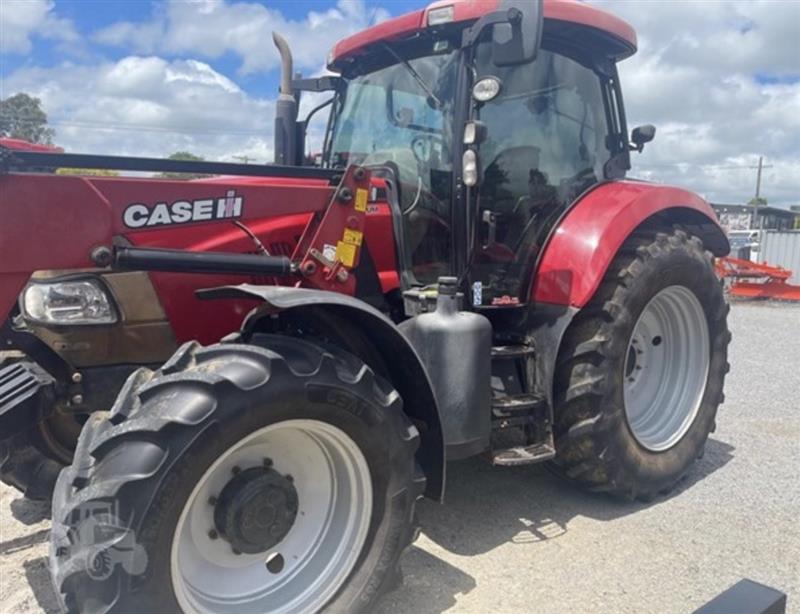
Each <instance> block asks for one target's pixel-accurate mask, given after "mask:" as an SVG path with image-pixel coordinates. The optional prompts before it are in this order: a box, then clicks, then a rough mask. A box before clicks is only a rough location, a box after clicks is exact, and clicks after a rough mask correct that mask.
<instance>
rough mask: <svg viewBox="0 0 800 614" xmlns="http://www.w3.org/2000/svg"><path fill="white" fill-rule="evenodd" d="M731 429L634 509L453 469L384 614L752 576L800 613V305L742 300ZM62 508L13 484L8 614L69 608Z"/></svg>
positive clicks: (667, 588)
mask: <svg viewBox="0 0 800 614" xmlns="http://www.w3.org/2000/svg"><path fill="white" fill-rule="evenodd" d="M731 328H732V330H733V333H734V338H733V339H734V340H733V346H732V351H731V357H730V362H731V365H732V370H731V373H730V376H729V379H728V384H727V387H726V394H727V402H726V403H725V405H723V406H722V408H721V410H720V412H721V415H720V417H719V419H718V425H719V427H718V429H717V431H716V433H714V434H713V436H712V437H711V439H710V440H709V442H708V445H707V448H706V454H705V456H704V457H703V459H702V460H701V461H699V462H698V464H697V465H696V467H695V468H694V470H693V471H692V473H691V474H690V476H689V477H688V479H687V480H686V481H685V482H684V483H683V484H682V486H681V488H680V489H678V491H677V492H675V493H673V494H672V495H671V496H670V497H668V498H666V499H662V500H659V501H656V502H654V503H651V504H639V503H636V504H631V503H629V504H625V503H619V502H616V501H613V500H610V499H608V498H606V497H602V496H591V495H586V494H583V493H581V492H578V491H576V490H574V489H572V488H570V487H569V486H566V485H565V484H563V483H561V482H560V481H558V480H557V479H556V478H554V477H552V476H550V475H549V474H548V473H547V472H546V471H544V470H543V469H542V468H541V467H535V466H534V467H528V468H525V467H522V468H516V469H493V468H491V467H490V466H488V465H487V464H485V463H484V462H482V461H479V460H470V461H464V462H460V463H456V464H453V465H451V466H450V467H449V469H448V471H449V475H448V482H449V488H448V500H447V503H446V504H445V505H437V504H433V503H430V502H428V501H423V502H422V503H421V504H420V506H419V516H420V521H421V523H422V529H423V533H422V535H421V536H420V538H419V540H418V541H417V542H416V544H415V545H414V546H413V547H412V548H411V551H410V552H409V553H408V554H407V555H406V557H405V558H404V560H403V570H404V574H405V584H404V588H403V589H401V590H398V591H395V592H394V593H392V594H390V595H389V596H387V597H386V599H385V600H384V602H383V603H382V604H381V605H380V607H379V608H378V611H379V612H380V613H381V614H388V613H390V612H392V613H408V614H411V613H414V614H416V613H419V612H442V611H445V610H448V611H453V612H474V613H483V612H594V611H605V612H619V613H624V612H636V613H639V612H663V613H669V612H680V613H686V612H691V611H693V610H694V609H695V608H697V607H699V606H700V605H702V604H703V603H705V602H706V601H708V600H709V599H711V598H712V597H713V596H715V595H716V594H718V593H719V592H721V591H722V590H724V589H726V588H727V587H729V586H730V585H732V584H734V583H735V582H736V581H738V580H739V579H741V578H743V577H747V578H751V579H754V580H757V581H759V582H763V583H765V584H768V585H770V586H774V587H776V588H779V589H781V590H783V591H785V592H786V593H788V594H789V607H788V611H789V612H800V606H798V603H800V529H798V524H797V516H798V513H799V512H800V481H799V480H798V469H799V468H800V409H798V401H800V399H798V398H797V397H795V396H794V394H793V393H797V392H799V391H800V342H799V341H798V337H800V306H794V305H785V304H781V305H777V304H764V303H761V304H737V305H735V306H734V308H733V310H732V312H731ZM48 528H49V521H48V520H47V517H46V507H45V506H42V505H37V504H32V503H30V502H27V501H25V500H23V499H21V498H20V497H18V495H17V493H16V491H14V490H12V489H9V488H7V487H5V486H0V555H1V558H0V610H2V611H3V612H35V611H42V610H44V611H48V612H52V611H55V608H56V602H55V597H54V595H53V592H52V589H51V588H50V580H49V576H48V570H47V564H46V554H47V539H48Z"/></svg>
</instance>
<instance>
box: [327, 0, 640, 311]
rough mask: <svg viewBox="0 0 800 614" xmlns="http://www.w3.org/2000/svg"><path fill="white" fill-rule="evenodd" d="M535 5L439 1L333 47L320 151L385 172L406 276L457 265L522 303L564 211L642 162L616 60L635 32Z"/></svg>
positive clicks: (560, 6)
mask: <svg viewBox="0 0 800 614" xmlns="http://www.w3.org/2000/svg"><path fill="white" fill-rule="evenodd" d="M535 6H536V5H535V4H534V3H528V4H527V5H526V7H525V13H527V16H526V17H522V13H521V12H520V11H518V10H517V9H515V8H514V7H513V6H511V4H510V3H508V6H505V5H504V3H498V5H497V6H496V7H494V10H491V8H492V7H490V6H489V5H487V4H484V3H482V4H481V5H480V7H474V6H472V5H471V4H467V3H463V4H460V3H456V4H448V3H438V4H436V5H432V6H431V7H429V8H428V9H424V10H422V11H418V12H417V13H413V14H411V15H408V16H404V17H402V18H397V19H394V20H390V21H388V22H386V23H383V24H380V25H378V26H375V27H374V28H372V29H371V30H367V31H366V32H363V33H360V34H358V35H356V36H354V37H352V38H351V39H346V40H344V41H342V42H341V43H339V45H337V46H336V48H335V49H334V50H333V53H332V58H331V61H330V65H329V66H330V68H331V69H333V70H337V71H338V72H339V73H340V75H341V77H340V78H339V79H336V80H335V82H334V83H335V97H334V100H333V105H332V111H331V114H330V120H329V127H328V131H327V135H326V140H325V146H324V154H323V165H324V166H327V167H329V168H345V167H346V166H347V165H349V164H359V165H363V166H367V167H369V168H370V169H372V170H373V174H377V175H379V176H382V177H384V178H386V179H387V184H388V186H389V190H388V192H389V200H390V201H391V204H392V207H393V216H394V222H395V227H396V228H395V234H396V235H397V237H396V238H397V245H398V252H399V253H398V257H399V258H398V260H399V262H400V263H401V268H402V271H401V273H402V275H401V278H402V279H403V280H404V286H405V288H404V289H408V288H409V287H413V286H427V285H430V284H434V283H435V282H436V280H437V279H438V278H439V277H440V276H442V275H455V276H458V277H460V278H461V281H462V283H463V284H464V285H465V286H468V287H469V288H470V289H471V292H472V296H471V297H470V302H471V304H472V305H473V306H475V307H480V306H484V305H490V306H491V305H508V304H518V303H519V302H525V301H526V298H525V297H526V295H527V291H528V290H529V288H528V280H529V278H530V276H531V266H532V263H533V262H534V261H535V259H536V256H537V254H538V252H539V251H540V250H541V247H542V245H543V243H544V241H545V240H546V238H547V236H548V234H549V232H550V230H551V229H552V228H553V226H554V224H555V222H556V220H558V219H559V218H560V216H562V215H563V213H564V212H565V210H566V209H568V208H569V206H570V204H572V203H573V202H575V201H576V199H577V198H578V196H580V195H581V194H583V193H584V192H586V191H587V190H589V189H591V188H592V187H593V186H595V185H597V184H598V183H600V182H602V181H606V180H609V179H616V178H620V177H622V176H624V173H625V171H626V169H627V168H629V161H628V155H629V149H630V147H629V141H628V138H627V129H626V126H625V118H624V113H623V107H622V99H621V94H620V90H619V84H618V78H617V71H616V65H615V63H616V61H617V60H619V59H622V58H624V57H627V56H628V55H630V54H631V53H633V52H634V50H635V35H634V34H633V32H632V31H630V28H629V27H628V26H627V24H625V23H624V22H622V21H620V20H617V19H616V18H611V17H610V16H608V15H607V14H605V13H603V12H601V11H599V10H597V9H594V8H592V7H589V6H587V5H584V4H582V3H577V2H571V1H562V0H556V1H553V2H545V3H544V4H543V6H539V7H538V10H531V7H535ZM481 11H482V13H481ZM542 18H543V19H542ZM604 20H605V21H604ZM414 21H416V22H417V27H414V28H411V27H410V25H409V24H410V23H412V22H414Z"/></svg>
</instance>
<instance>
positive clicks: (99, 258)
mask: <svg viewBox="0 0 800 614" xmlns="http://www.w3.org/2000/svg"><path fill="white" fill-rule="evenodd" d="M89 257H90V258H91V259H92V262H94V263H95V264H96V265H97V266H101V267H106V266H108V265H109V264H111V260H112V259H113V254H112V253H111V250H110V249H109V248H107V247H106V246H105V245H101V246H100V247H95V248H94V249H93V250H92V251H91V252H90V254H89Z"/></svg>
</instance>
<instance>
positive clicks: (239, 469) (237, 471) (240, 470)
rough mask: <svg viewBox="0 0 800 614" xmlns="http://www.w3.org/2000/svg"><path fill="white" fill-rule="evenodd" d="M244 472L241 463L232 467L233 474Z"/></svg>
mask: <svg viewBox="0 0 800 614" xmlns="http://www.w3.org/2000/svg"><path fill="white" fill-rule="evenodd" d="M241 472H242V468H241V467H240V466H239V465H234V466H233V469H231V473H232V474H233V475H239V474H240V473H241Z"/></svg>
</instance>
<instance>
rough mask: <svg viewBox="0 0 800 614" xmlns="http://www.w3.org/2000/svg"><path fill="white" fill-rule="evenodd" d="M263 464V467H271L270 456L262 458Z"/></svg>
mask: <svg viewBox="0 0 800 614" xmlns="http://www.w3.org/2000/svg"><path fill="white" fill-rule="evenodd" d="M264 466H265V467H272V459H271V458H265V459H264Z"/></svg>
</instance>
